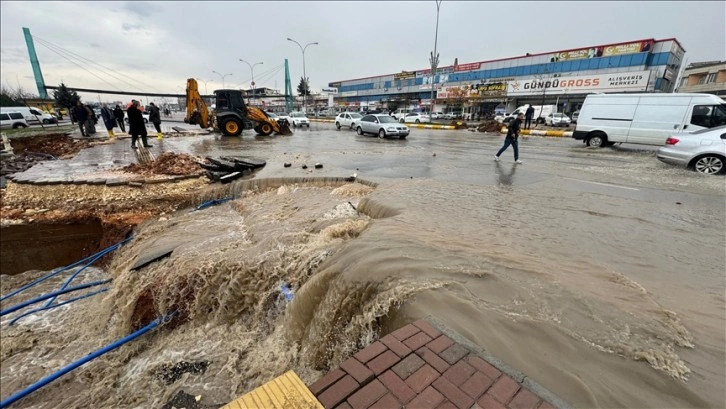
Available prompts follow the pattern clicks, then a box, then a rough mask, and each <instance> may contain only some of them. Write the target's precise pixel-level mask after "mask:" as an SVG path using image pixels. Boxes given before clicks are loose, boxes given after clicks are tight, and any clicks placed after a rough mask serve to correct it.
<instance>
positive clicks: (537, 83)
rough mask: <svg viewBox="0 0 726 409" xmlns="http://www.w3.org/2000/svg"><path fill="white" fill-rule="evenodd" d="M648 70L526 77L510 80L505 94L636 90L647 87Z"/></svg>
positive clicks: (642, 89) (643, 89)
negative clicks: (557, 76) (554, 76)
mask: <svg viewBox="0 0 726 409" xmlns="http://www.w3.org/2000/svg"><path fill="white" fill-rule="evenodd" d="M649 79H650V71H637V72H628V73H620V74H598V75H583V76H576V77H559V78H547V79H539V78H528V79H525V80H520V81H510V82H509V83H508V84H507V95H514V96H516V95H530V94H542V93H547V94H550V95H553V94H564V93H568V94H576V93H588V92H602V91H610V92H638V91H645V90H646V88H647V87H648V80H649Z"/></svg>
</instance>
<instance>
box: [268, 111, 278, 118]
mask: <svg viewBox="0 0 726 409" xmlns="http://www.w3.org/2000/svg"><path fill="white" fill-rule="evenodd" d="M267 116H269V117H270V118H277V114H273V113H272V112H269V113H268V114H267Z"/></svg>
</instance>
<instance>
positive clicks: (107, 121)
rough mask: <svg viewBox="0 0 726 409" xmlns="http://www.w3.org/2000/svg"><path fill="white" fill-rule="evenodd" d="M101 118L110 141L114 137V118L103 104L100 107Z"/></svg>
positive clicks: (109, 109)
mask: <svg viewBox="0 0 726 409" xmlns="http://www.w3.org/2000/svg"><path fill="white" fill-rule="evenodd" d="M101 117H102V118H103V124H104V125H106V131H107V132H108V137H109V138H112V139H113V138H115V137H116V135H114V134H113V128H114V127H115V126H116V117H115V116H114V114H113V111H111V108H109V107H108V105H107V104H103V106H102V107H101Z"/></svg>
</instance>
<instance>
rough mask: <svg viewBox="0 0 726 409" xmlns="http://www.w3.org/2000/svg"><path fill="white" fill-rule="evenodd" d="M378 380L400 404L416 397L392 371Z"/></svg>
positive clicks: (385, 373)
mask: <svg viewBox="0 0 726 409" xmlns="http://www.w3.org/2000/svg"><path fill="white" fill-rule="evenodd" d="M378 379H379V380H380V381H381V382H383V385H384V386H385V387H386V388H388V390H389V391H391V393H392V394H394V395H395V396H396V398H398V400H399V401H400V402H403V403H406V402H408V401H410V400H411V399H413V398H415V397H416V392H414V391H413V389H411V388H410V387H409V386H408V385H407V384H406V382H404V381H403V380H402V379H401V378H399V377H398V375H396V373H395V372H393V371H386V372H384V373H383V374H381V375H380V376H379V377H378Z"/></svg>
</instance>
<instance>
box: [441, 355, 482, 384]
mask: <svg viewBox="0 0 726 409" xmlns="http://www.w3.org/2000/svg"><path fill="white" fill-rule="evenodd" d="M474 372H476V369H474V368H473V367H472V366H471V365H469V364H467V363H466V362H464V361H459V362H457V363H456V364H454V365H452V366H451V368H449V369H448V370H447V371H446V372H444V377H445V378H446V379H448V380H449V381H450V382H451V383H453V384H454V385H456V386H461V385H463V384H464V382H466V381H467V380H469V378H470V377H471V376H472V375H473V374H474Z"/></svg>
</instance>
